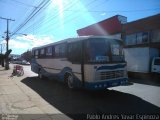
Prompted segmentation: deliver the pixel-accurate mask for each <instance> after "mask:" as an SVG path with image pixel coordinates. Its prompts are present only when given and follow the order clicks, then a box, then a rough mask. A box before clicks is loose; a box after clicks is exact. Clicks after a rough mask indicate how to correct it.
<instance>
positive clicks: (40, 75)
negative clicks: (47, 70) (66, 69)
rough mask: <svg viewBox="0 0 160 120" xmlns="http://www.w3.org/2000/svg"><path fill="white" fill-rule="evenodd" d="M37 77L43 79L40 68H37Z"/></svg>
mask: <svg viewBox="0 0 160 120" xmlns="http://www.w3.org/2000/svg"><path fill="white" fill-rule="evenodd" d="M38 78H39V79H43V78H44V76H43V75H42V72H41V70H39V72H38Z"/></svg>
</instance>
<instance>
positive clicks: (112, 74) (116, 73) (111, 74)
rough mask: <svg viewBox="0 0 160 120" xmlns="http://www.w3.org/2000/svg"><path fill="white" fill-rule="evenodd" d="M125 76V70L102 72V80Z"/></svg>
mask: <svg viewBox="0 0 160 120" xmlns="http://www.w3.org/2000/svg"><path fill="white" fill-rule="evenodd" d="M123 76H124V70H117V71H105V72H100V80H107V79H114V78H120V77H123Z"/></svg>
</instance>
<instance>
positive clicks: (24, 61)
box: [21, 60, 30, 65]
mask: <svg viewBox="0 0 160 120" xmlns="http://www.w3.org/2000/svg"><path fill="white" fill-rule="evenodd" d="M21 64H22V65H30V62H27V61H26V60H22V62H21Z"/></svg>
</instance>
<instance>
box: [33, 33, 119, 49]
mask: <svg viewBox="0 0 160 120" xmlns="http://www.w3.org/2000/svg"><path fill="white" fill-rule="evenodd" d="M89 38H108V39H117V40H121V39H118V38H115V37H113V36H78V37H72V38H67V39H64V40H60V41H57V42H53V43H50V44H46V45H42V46H39V47H34V48H32V50H34V49H39V48H44V47H48V46H52V45H57V44H61V43H65V42H68V43H70V42H75V41H81V40H86V39H89Z"/></svg>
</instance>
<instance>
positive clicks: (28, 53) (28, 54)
mask: <svg viewBox="0 0 160 120" xmlns="http://www.w3.org/2000/svg"><path fill="white" fill-rule="evenodd" d="M21 58H22V59H24V60H26V61H28V62H30V61H31V58H32V52H31V51H30V50H27V51H26V52H24V53H23V54H21Z"/></svg>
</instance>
